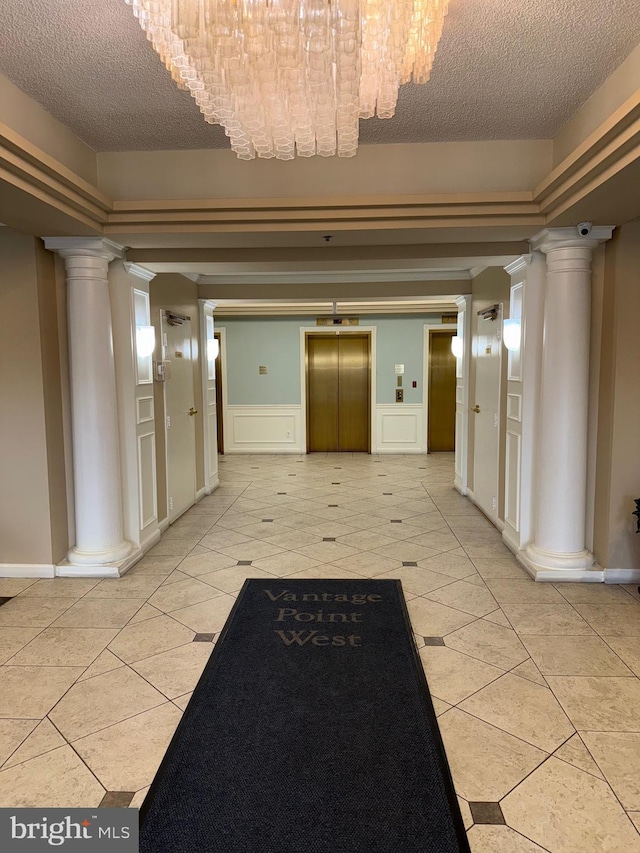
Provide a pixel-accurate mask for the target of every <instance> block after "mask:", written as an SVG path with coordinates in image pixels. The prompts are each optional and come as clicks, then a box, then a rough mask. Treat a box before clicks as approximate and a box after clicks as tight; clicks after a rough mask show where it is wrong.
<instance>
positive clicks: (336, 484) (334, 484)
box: [331, 483, 340, 486]
mask: <svg viewBox="0 0 640 853" xmlns="http://www.w3.org/2000/svg"><path fill="white" fill-rule="evenodd" d="M331 485H332V486H339V485H340V483H331Z"/></svg>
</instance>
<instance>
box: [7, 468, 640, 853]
mask: <svg viewBox="0 0 640 853" xmlns="http://www.w3.org/2000/svg"><path fill="white" fill-rule="evenodd" d="M452 479H453V471H452V459H451V455H450V454H433V455H431V456H428V457H423V456H407V457H403V456H382V457H375V456H366V455H358V454H314V455H310V456H306V457H295V456H247V457H229V456H227V457H224V458H223V459H221V464H220V482H221V486H220V489H219V490H217V491H216V492H215V493H214V494H213V495H211V496H210V497H207V498H205V499H204V500H203V501H201V502H200V503H199V504H198V505H197V506H195V507H193V508H192V509H191V510H190V511H189V512H188V513H186V514H185V515H184V516H183V517H182V518H181V519H179V520H178V521H177V522H176V523H175V524H174V525H172V527H171V528H170V529H169V530H168V531H167V532H166V533H165V534H164V536H163V538H162V540H161V542H160V543H159V544H158V545H156V546H155V547H154V548H153V549H152V550H151V551H150V552H149V553H148V554H147V556H146V557H145V558H144V559H143V560H142V561H141V562H140V563H138V565H137V566H135V567H134V568H133V569H132V570H131V571H130V572H129V573H128V574H127V575H126V577H124V578H121V579H119V580H102V581H100V580H93V579H79V580H73V579H55V580H13V579H0V596H6V597H11V600H10V601H8V602H7V603H6V604H4V605H3V606H2V607H0V807H2V806H47V805H48V806H64V807H71V806H86V805H91V806H98V805H100V804H102V805H131V806H134V807H135V806H139V805H140V803H141V802H142V800H143V798H144V795H145V793H146V790H147V788H148V786H149V784H150V783H151V780H152V779H153V776H154V773H155V771H156V769H157V767H158V764H159V763H160V760H161V758H162V755H163V753H164V751H165V749H166V747H167V744H168V743H169V740H170V738H171V735H172V733H173V731H174V729H175V727H176V725H177V723H178V720H179V719H180V716H181V713H182V711H183V710H184V708H185V707H186V704H187V702H188V700H189V697H190V695H191V691H192V690H193V688H194V687H195V685H196V682H197V680H198V678H199V676H200V674H201V672H202V669H203V667H204V666H205V664H206V662H207V659H208V656H209V654H210V652H211V650H212V648H213V643H214V642H215V637H216V636H217V635H218V634H219V633H220V631H221V629H222V626H223V625H224V622H225V619H226V618H227V615H228V613H229V610H230V609H231V607H232V605H233V602H234V599H235V596H236V595H237V592H238V590H239V589H240V587H241V586H242V583H243V581H244V579H245V578H246V577H274V576H281V577H284V576H286V577H291V578H296V577H297V578H314V577H316V578H340V577H344V578H363V577H376V578H399V579H401V581H402V584H403V588H404V591H405V595H406V598H407V600H408V608H409V612H410V616H411V620H412V623H413V628H414V631H415V635H416V641H417V645H418V647H419V649H420V656H421V658H422V661H423V664H424V668H425V671H426V673H427V677H428V680H429V684H430V687H431V692H432V695H433V701H434V705H435V708H436V712H437V714H438V715H439V717H438V719H439V723H440V727H441V732H442V736H443V739H444V743H445V747H446V750H447V754H448V758H449V762H450V765H451V769H452V773H453V777H454V781H455V785H456V788H457V791H458V794H459V797H460V806H461V809H462V813H463V816H464V819H465V824H466V825H467V828H468V833H469V840H470V843H471V848H472V850H473V853H534V851H548V853H591V851H593V853H596V851H597V852H598V853H600V851H602V853H621V851H624V853H633V851H640V835H639V834H638V830H637V829H636V827H638V828H640V680H639V678H638V675H640V597H639V596H638V594H637V591H636V589H635V587H629V588H626V587H620V586H604V585H572V584H557V585H552V584H534V583H533V582H532V581H531V580H530V579H529V577H528V576H527V575H526V574H525V573H524V571H523V570H522V569H521V568H520V567H519V565H518V564H517V563H516V561H515V560H514V559H513V557H512V556H511V554H510V553H509V551H508V550H507V549H506V548H505V547H504V546H503V545H502V542H501V539H500V535H499V534H498V532H497V531H496V530H495V529H494V528H493V527H492V526H491V525H490V524H489V523H488V522H487V521H486V520H485V518H484V517H483V516H482V515H481V514H480V513H479V512H478V511H477V510H476V509H475V508H474V507H473V506H472V504H471V503H469V502H468V501H467V500H466V499H465V498H462V497H461V496H460V495H458V494H457V493H456V492H455V491H454V490H453V489H452V487H451V482H452ZM265 519H270V520H267V521H265ZM326 539H331V540H335V541H325V540H326ZM405 564H408V565H405ZM197 635H201V636H197ZM194 640H195V641H194ZM469 804H471V805H469ZM482 804H485V805H482Z"/></svg>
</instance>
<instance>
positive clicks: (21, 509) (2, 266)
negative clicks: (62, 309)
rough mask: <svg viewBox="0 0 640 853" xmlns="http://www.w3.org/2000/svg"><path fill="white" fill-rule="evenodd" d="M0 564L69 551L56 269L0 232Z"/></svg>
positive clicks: (25, 243) (35, 245)
mask: <svg viewBox="0 0 640 853" xmlns="http://www.w3.org/2000/svg"><path fill="white" fill-rule="evenodd" d="M0 270H1V272H0V302H1V304H2V310H3V318H4V327H3V333H2V335H1V336H0V400H2V405H1V407H0V438H1V441H0V563H6V564H9V565H16V564H30V565H43V564H44V565H50V564H52V563H56V562H58V561H60V560H61V559H62V558H63V557H64V555H65V553H66V551H67V548H68V533H67V499H66V475H65V468H64V436H63V419H62V402H61V390H60V388H61V368H60V360H59V355H58V353H59V339H58V324H57V279H56V274H55V261H54V259H53V257H52V256H51V255H50V254H49V253H48V252H46V251H45V249H44V248H43V247H42V244H41V243H40V241H38V240H35V239H34V238H32V237H25V236H23V235H20V234H18V233H16V232H15V231H11V230H10V229H8V228H0Z"/></svg>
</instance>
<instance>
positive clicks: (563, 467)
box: [522, 226, 613, 581]
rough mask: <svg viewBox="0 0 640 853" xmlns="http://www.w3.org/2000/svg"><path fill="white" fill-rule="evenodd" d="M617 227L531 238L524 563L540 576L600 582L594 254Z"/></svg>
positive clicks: (557, 230) (550, 232) (544, 233)
mask: <svg viewBox="0 0 640 853" xmlns="http://www.w3.org/2000/svg"><path fill="white" fill-rule="evenodd" d="M612 232H613V228H611V227H604V226H599V227H594V228H592V229H591V230H590V231H589V233H588V234H587V235H585V236H581V235H580V234H579V232H578V229H577V228H551V229H548V230H545V231H542V232H541V233H540V234H538V235H536V237H534V238H533V240H532V243H531V246H532V249H533V250H540V251H541V252H543V253H544V254H545V255H546V258H547V276H546V292H545V303H544V333H543V345H542V371H541V385H540V408H541V410H540V421H539V423H540V430H539V437H538V452H537V460H538V465H537V495H536V507H535V535H534V540H533V542H532V543H531V544H530V545H529V546H528V547H527V549H526V551H525V552H524V554H523V555H522V556H523V562H524V563H525V565H526V567H527V568H528V569H529V571H530V572H531V573H532V574H533V575H534V576H535V577H536V579H537V580H556V581H557V580H596V581H600V580H602V578H601V577H600V575H601V574H602V573H601V572H599V571H593V570H592V569H591V567H592V566H593V554H592V553H591V552H590V551H589V550H588V549H587V548H586V547H585V532H586V486H587V425H588V405H589V348H590V347H589V343H590V342H589V337H590V315H591V253H592V250H593V249H594V248H595V247H596V246H597V245H599V244H600V243H602V242H604V241H605V240H608V239H610V237H611V234H612Z"/></svg>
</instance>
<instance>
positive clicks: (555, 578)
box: [516, 545, 604, 583]
mask: <svg viewBox="0 0 640 853" xmlns="http://www.w3.org/2000/svg"><path fill="white" fill-rule="evenodd" d="M516 556H517V558H518V561H519V562H520V563H522V565H523V566H524V567H525V569H526V570H527V571H528V572H529V574H530V575H531V577H533V578H534V580H536V581H552V582H566V581H568V582H574V583H576V582H578V583H602V582H603V581H604V570H603V569H602V567H601V566H596V565H594V558H593V554H592V553H591V552H590V551H587V550H586V549H585V550H584V551H577V552H574V553H558V552H556V551H545V550H544V548H539V547H538V546H537V545H529V546H528V547H527V548H526V550H524V551H519V552H518V554H517V555H516Z"/></svg>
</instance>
